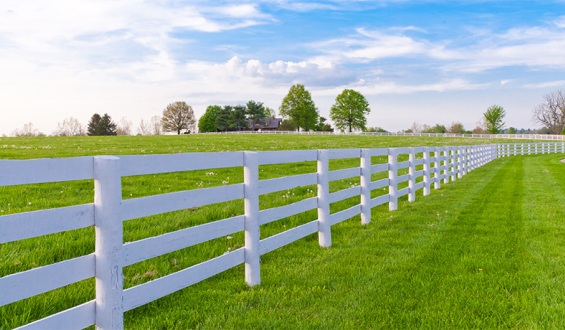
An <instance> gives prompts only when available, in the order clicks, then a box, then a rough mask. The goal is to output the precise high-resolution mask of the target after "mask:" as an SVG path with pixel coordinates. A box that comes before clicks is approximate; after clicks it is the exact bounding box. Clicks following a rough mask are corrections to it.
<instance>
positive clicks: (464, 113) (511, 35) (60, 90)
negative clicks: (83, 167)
mask: <svg viewBox="0 0 565 330" xmlns="http://www.w3.org/2000/svg"><path fill="white" fill-rule="evenodd" d="M0 49H1V50H2V53H1V54H2V55H0V109H1V118H0V134H10V133H11V132H12V131H13V130H14V129H16V128H22V127H23V125H24V124H25V123H27V122H32V123H33V125H34V127H35V128H37V129H39V130H40V131H42V132H44V133H47V134H50V133H52V132H53V131H54V130H55V129H56V127H57V123H59V122H62V121H63V120H64V119H66V118H68V117H71V116H72V117H75V118H77V119H78V120H79V121H81V122H82V123H83V124H85V125H86V123H87V122H88V120H89V119H90V117H91V116H92V114H93V113H95V112H99V113H106V112H107V113H108V114H110V115H111V116H112V118H113V119H114V120H115V121H116V122H119V121H120V120H121V119H122V118H125V119H126V120H129V121H131V122H132V127H133V130H134V132H135V130H136V128H137V127H138V125H139V122H140V120H142V119H143V120H145V121H149V120H150V118H151V117H152V116H155V115H159V114H160V113H161V112H162V110H163V109H164V108H165V106H166V105H167V104H168V103H171V102H174V101H179V100H183V101H186V102H187V103H188V104H190V105H192V106H193V108H194V110H195V113H196V115H197V117H199V116H200V115H202V114H203V112H204V110H205V108H206V106H208V105H211V104H219V105H224V104H232V105H234V104H238V103H245V102H247V101H248V100H251V99H253V100H256V101H260V102H264V103H265V105H267V106H269V107H271V108H273V109H275V110H278V107H279V105H280V103H281V101H282V99H283V97H284V96H285V95H286V93H287V92H288V89H289V88H290V86H291V85H292V84H296V83H301V84H304V85H305V86H306V88H307V89H308V90H309V91H310V92H311V93H312V97H313V100H314V102H315V103H316V105H317V107H318V109H319V111H320V114H321V115H322V116H326V117H328V116H329V109H330V107H331V105H332V104H333V102H334V100H335V97H336V95H337V94H339V93H340V92H341V91H342V90H343V89H345V88H352V89H355V90H358V91H359V92H361V93H363V94H364V95H365V96H366V98H367V99H368V100H369V102H370V105H371V109H372V111H371V114H370V115H369V117H368V125H369V126H380V127H383V128H385V129H387V130H389V131H399V130H403V129H406V128H409V127H410V126H411V125H412V123H413V122H417V123H419V124H428V125H434V124H436V123H439V124H444V125H446V126H449V125H450V124H451V123H452V122H455V121H459V122H462V123H463V124H464V126H465V127H466V128H467V129H472V128H474V127H475V126H476V124H477V122H478V121H479V120H480V119H481V116H482V113H483V112H484V111H485V110H486V108H487V107H488V106H490V105H493V104H499V105H501V106H503V107H504V108H505V109H506V110H507V117H506V124H507V125H506V126H507V127H508V126H513V127H517V128H527V127H538V126H539V125H538V124H536V123H535V122H533V121H532V111H533V109H534V108H535V107H536V106H537V105H538V104H540V103H542V102H543V96H544V95H545V94H547V93H550V92H552V91H555V90H559V89H565V1H564V0H561V1H558V0H553V1H549V0H547V1H543V0H542V1H488V0H482V1H473V0H468V1H441V0H436V1H432V0H430V1H426V0H420V1H410V0H380V1H379V0H376V1H361V0H359V1H344V0H333V1H330V0H327V1H292V0H263V1H261V0H257V1H229V0H220V1H198V0H197V1H143V0H123V1H97V0H96V1H95V0H92V1H83V0H81V1H71V0H61V1H48V2H46V1H41V0H26V1H18V0H5V1H2V3H1V4H0Z"/></svg>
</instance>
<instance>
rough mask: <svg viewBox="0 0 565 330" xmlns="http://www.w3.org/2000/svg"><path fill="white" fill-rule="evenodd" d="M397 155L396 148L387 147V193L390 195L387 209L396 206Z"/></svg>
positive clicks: (391, 209) (390, 209)
mask: <svg viewBox="0 0 565 330" xmlns="http://www.w3.org/2000/svg"><path fill="white" fill-rule="evenodd" d="M397 157H398V155H397V153H396V149H393V148H389V149H388V179H389V185H388V194H389V195H390V200H389V202H388V209H389V211H396V209H397V208H398V183H397V180H396V178H397V169H396V165H397V163H398V158H397Z"/></svg>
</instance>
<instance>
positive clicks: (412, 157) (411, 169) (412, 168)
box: [408, 148, 416, 202]
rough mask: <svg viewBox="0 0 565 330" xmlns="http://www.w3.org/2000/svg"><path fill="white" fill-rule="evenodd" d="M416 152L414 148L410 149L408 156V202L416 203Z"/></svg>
mask: <svg viewBox="0 0 565 330" xmlns="http://www.w3.org/2000/svg"><path fill="white" fill-rule="evenodd" d="M415 161H416V152H415V149H414V148H410V153H409V154H408V164H409V165H408V176H409V179H408V201H409V202H414V201H416V189H415V186H416V165H415Z"/></svg>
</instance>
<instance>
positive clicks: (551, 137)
mask: <svg viewBox="0 0 565 330" xmlns="http://www.w3.org/2000/svg"><path fill="white" fill-rule="evenodd" d="M200 134H282V135H289V134H297V135H368V136H424V137H453V138H476V139H477V138H478V139H512V140H538V141H565V135H557V134H456V133H404V132H351V133H349V132H317V131H300V132H298V131H269V130H267V131H228V132H205V133H200Z"/></svg>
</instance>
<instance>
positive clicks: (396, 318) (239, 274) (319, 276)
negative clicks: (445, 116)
mask: <svg viewBox="0 0 565 330" xmlns="http://www.w3.org/2000/svg"><path fill="white" fill-rule="evenodd" d="M562 157H563V156H562V155H544V156H529V157H510V158H504V159H499V160H496V161H494V162H493V163H491V164H489V165H487V166H485V167H483V168H480V169H477V170H475V171H473V172H471V173H469V174H468V175H467V176H465V177H464V178H463V179H461V180H458V181H456V182H454V183H449V184H448V185H443V186H442V188H441V189H440V190H432V194H431V195H430V196H429V197H426V198H418V199H417V200H416V202H414V203H408V202H407V201H404V202H402V203H401V205H400V206H399V210H398V211H396V212H388V210H386V209H385V208H384V207H379V208H376V209H374V211H373V219H374V220H373V222H372V223H371V224H370V225H367V226H361V225H360V224H359V219H358V217H356V218H354V219H351V220H348V221H346V222H344V223H341V224H339V225H337V226H335V227H333V238H334V241H333V246H332V247H331V248H329V249H321V248H319V247H318V245H317V240H316V237H309V238H307V239H304V240H301V241H298V242H295V243H293V244H291V245H290V246H287V247H284V248H281V249H279V250H276V251H274V252H271V253H269V254H267V255H265V256H264V257H263V259H262V264H261V267H262V268H261V269H262V284H261V285H260V286H258V287H254V288H247V287H246V286H245V284H244V283H243V282H244V281H243V278H244V274H243V267H239V268H236V269H233V270H231V271H228V272H226V273H223V274H221V275H219V276H217V277H216V278H213V279H210V280H207V281H205V282H203V283H200V284H198V285H195V286H193V287H190V288H187V289H186V290H183V291H180V292H178V293H176V294H173V295H171V296H168V297H166V298H163V299H161V300H159V301H156V302H154V303H152V304H149V305H146V306H144V307H141V308H138V309H137V310H134V311H132V312H130V313H127V314H126V327H129V328H152V329H172V328H202V329H216V328H228V329H235V328H244V329H265V328H272V329H367V328H384V329H391V328H393V329H414V328H424V329H465V328H473V329H476V328H481V329H491V328H515V329H563V328H565V164H564V163H561V162H560V161H559V160H560V159H561V158H562Z"/></svg>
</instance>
